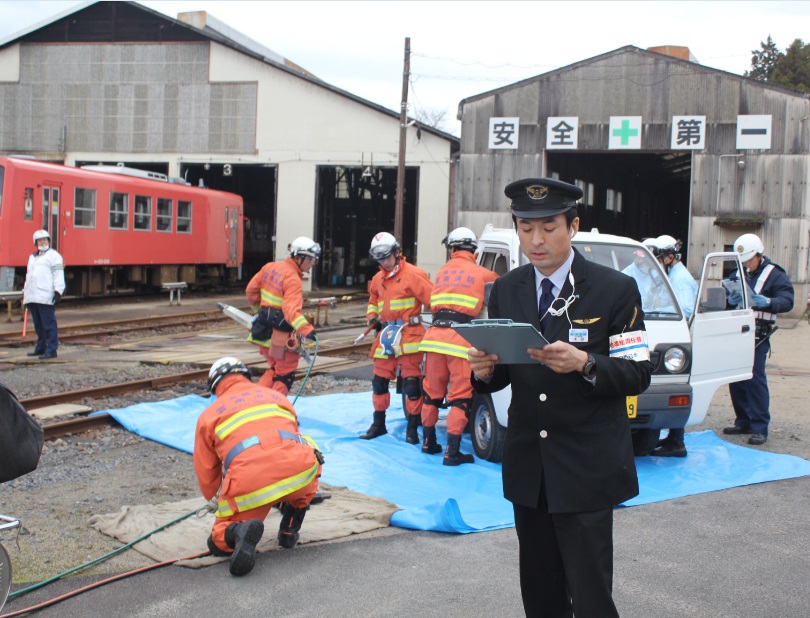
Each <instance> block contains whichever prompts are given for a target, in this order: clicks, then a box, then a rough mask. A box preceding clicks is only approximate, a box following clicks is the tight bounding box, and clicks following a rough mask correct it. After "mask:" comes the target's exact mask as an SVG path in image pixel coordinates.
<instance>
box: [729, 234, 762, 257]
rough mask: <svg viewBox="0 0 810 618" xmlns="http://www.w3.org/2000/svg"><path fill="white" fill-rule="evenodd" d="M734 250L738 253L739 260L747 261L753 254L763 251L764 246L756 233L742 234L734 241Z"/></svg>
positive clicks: (759, 253)
mask: <svg viewBox="0 0 810 618" xmlns="http://www.w3.org/2000/svg"><path fill="white" fill-rule="evenodd" d="M734 251H736V252H737V253H738V254H739V255H740V261H742V262H747V261H748V260H750V259H751V258H752V257H754V256H755V255H761V254H763V253H765V247H763V246H762V241H761V240H760V239H759V236H757V235H756V234H743V235H742V236H740V237H739V238H738V239H737V240H735V241H734Z"/></svg>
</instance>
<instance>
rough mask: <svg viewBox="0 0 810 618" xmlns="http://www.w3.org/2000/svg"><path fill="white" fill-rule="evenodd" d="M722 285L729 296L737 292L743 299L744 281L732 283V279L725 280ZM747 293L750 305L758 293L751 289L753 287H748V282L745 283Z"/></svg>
mask: <svg viewBox="0 0 810 618" xmlns="http://www.w3.org/2000/svg"><path fill="white" fill-rule="evenodd" d="M721 283H722V284H723V287H724V288H726V290H727V291H728V293H729V294H731V293H733V292H736V293H737V294H739V295H740V297H742V281H740V280H736V281H732V280H730V279H723V281H721ZM745 292H746V295H747V297H748V303H749V305H750V303H751V302H753V301H752V300H751V299H752V298H754V295H755V294H756V292H754V290H752V289H751V286H750V285H748V282H747V281H746V282H745Z"/></svg>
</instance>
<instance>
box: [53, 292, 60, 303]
mask: <svg viewBox="0 0 810 618" xmlns="http://www.w3.org/2000/svg"><path fill="white" fill-rule="evenodd" d="M60 300H62V295H61V294H60V293H59V292H54V293H53V306H54V307H55V306H56V305H58V304H59V301H60Z"/></svg>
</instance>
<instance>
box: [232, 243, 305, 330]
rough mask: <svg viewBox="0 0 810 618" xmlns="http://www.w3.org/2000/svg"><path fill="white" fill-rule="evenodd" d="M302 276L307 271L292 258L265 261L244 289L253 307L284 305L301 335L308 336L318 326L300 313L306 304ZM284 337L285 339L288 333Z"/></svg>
mask: <svg viewBox="0 0 810 618" xmlns="http://www.w3.org/2000/svg"><path fill="white" fill-rule="evenodd" d="M303 278H304V273H303V272H301V269H300V268H298V264H296V263H295V260H293V259H292V258H287V259H285V260H284V261H282V262H270V263H268V264H265V265H264V267H263V268H262V269H261V270H260V271H259V272H257V273H256V274H255V275H253V278H252V279H251V280H250V283H248V286H247V289H246V290H245V292H246V295H247V301H248V304H249V305H250V306H251V307H253V308H257V307H261V308H262V309H263V308H265V307H273V308H274V309H281V311H282V312H283V313H284V319H285V320H286V321H287V323H288V324H290V325H291V326H292V327H293V328H294V329H295V331H296V332H297V333H298V334H299V335H302V336H304V337H306V336H307V335H309V334H310V333H311V332H313V331H314V330H315V328H314V327H313V326H312V324H310V323H309V322H307V319H306V318H305V317H304V315H303V314H302V313H301V308H302V307H303V306H304V288H303V286H302V285H301V280H302V279H303ZM282 339H286V335H285V337H283V338H282ZM282 342H283V341H282ZM257 343H259V342H257ZM265 345H266V343H265Z"/></svg>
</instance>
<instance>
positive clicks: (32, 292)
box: [23, 249, 65, 305]
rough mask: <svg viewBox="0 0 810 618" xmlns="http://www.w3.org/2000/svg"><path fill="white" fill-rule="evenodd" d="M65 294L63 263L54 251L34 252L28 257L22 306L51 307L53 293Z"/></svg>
mask: <svg viewBox="0 0 810 618" xmlns="http://www.w3.org/2000/svg"><path fill="white" fill-rule="evenodd" d="M54 292H59V294H60V295H62V294H64V292H65V263H64V261H62V256H61V255H59V253H58V252H57V251H56V250H55V249H48V250H47V251H45V252H44V253H40V252H39V251H36V252H34V253H33V254H32V255H31V256H29V257H28V271H27V272H26V275H25V287H24V288H23V304H24V305H27V304H29V303H37V304H39V305H52V304H53V293H54Z"/></svg>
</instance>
